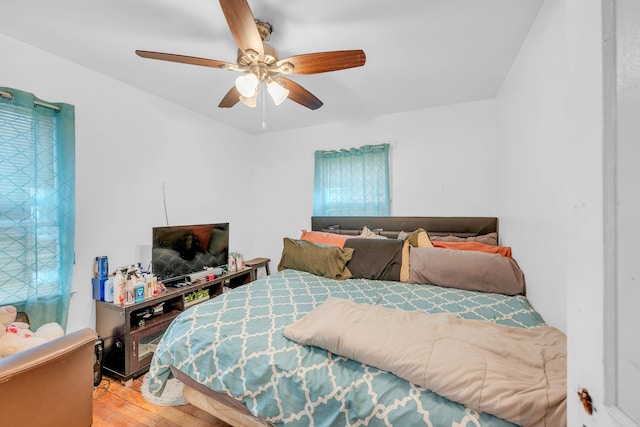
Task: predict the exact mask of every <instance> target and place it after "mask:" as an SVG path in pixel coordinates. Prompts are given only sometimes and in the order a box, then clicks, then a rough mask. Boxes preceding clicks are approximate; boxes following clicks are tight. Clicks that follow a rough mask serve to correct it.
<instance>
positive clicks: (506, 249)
mask: <svg viewBox="0 0 640 427" xmlns="http://www.w3.org/2000/svg"><path fill="white" fill-rule="evenodd" d="M431 244H433V247H434V248H444V249H457V250H460V251H479V252H487V253H489V254H500V255H502V256H504V257H507V258H512V257H511V247H510V246H493V245H487V244H485V243H479V242H439V241H432V242H431Z"/></svg>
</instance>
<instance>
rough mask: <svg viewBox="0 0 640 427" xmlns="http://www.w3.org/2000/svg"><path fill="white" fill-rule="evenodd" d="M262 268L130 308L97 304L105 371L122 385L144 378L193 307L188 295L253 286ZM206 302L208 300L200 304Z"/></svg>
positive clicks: (215, 293) (169, 292)
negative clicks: (170, 331) (161, 344)
mask: <svg viewBox="0 0 640 427" xmlns="http://www.w3.org/2000/svg"><path fill="white" fill-rule="evenodd" d="M265 262H266V265H268V263H269V260H268V259H266V258H265ZM261 267H265V264H264V263H260V264H259V265H251V266H247V267H246V268H243V269H242V270H239V271H236V272H233V273H227V274H224V275H222V276H219V277H216V278H215V279H213V280H204V279H199V280H198V281H196V282H194V283H192V284H190V285H187V286H182V287H178V288H176V287H167V290H166V291H165V292H163V293H162V294H160V295H158V296H156V297H153V298H148V299H146V300H144V301H142V302H138V303H134V304H130V305H116V304H113V303H109V302H104V301H96V332H97V333H98V335H99V336H100V338H102V339H103V340H104V354H103V361H102V368H103V369H104V370H105V372H106V373H107V374H108V375H110V376H112V377H114V378H117V379H119V380H122V381H128V380H130V379H132V378H135V377H137V376H139V375H142V374H144V373H145V372H147V370H148V369H149V365H150V364H151V358H152V356H153V350H154V349H155V346H156V345H157V342H158V340H159V339H160V337H162V335H163V334H164V331H165V330H166V329H167V327H168V326H169V324H170V323H171V321H172V320H173V319H175V318H176V316H178V315H179V314H180V313H182V312H183V311H184V310H185V309H186V308H189V307H191V306H189V307H185V297H186V295H188V294H190V293H192V292H195V291H198V290H200V289H208V291H209V298H214V297H216V296H218V295H220V294H221V293H222V288H223V286H228V287H230V288H235V287H238V286H241V285H244V284H247V283H250V282H253V281H254V280H256V277H257V269H258V268H261ZM203 301H206V299H202V301H199V302H198V303H200V302H203ZM160 304H162V310H161V311H160V310H158V314H154V315H152V316H151V317H148V318H146V319H145V318H143V317H142V316H139V314H140V313H146V312H147V311H148V310H149V309H150V308H153V307H159V305H160ZM141 320H142V321H141Z"/></svg>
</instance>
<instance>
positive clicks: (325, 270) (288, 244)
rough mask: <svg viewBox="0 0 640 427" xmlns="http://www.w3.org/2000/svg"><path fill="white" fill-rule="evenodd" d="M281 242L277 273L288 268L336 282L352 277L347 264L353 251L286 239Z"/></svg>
mask: <svg viewBox="0 0 640 427" xmlns="http://www.w3.org/2000/svg"><path fill="white" fill-rule="evenodd" d="M283 241H284V248H283V249H282V258H281V259H280V264H278V271H282V270H284V269H287V268H289V269H292V270H300V271H306V272H309V273H311V274H315V275H316V276H322V277H328V278H329V279H337V280H343V279H351V278H352V277H353V275H352V274H351V272H350V271H349V269H348V268H347V262H349V260H351V257H352V256H353V251H354V250H353V249H351V248H344V249H341V248H339V247H337V246H334V245H325V244H322V243H314V242H308V241H306V240H294V239H290V238H288V237H285V238H284V239H283Z"/></svg>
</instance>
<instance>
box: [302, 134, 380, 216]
mask: <svg viewBox="0 0 640 427" xmlns="http://www.w3.org/2000/svg"><path fill="white" fill-rule="evenodd" d="M390 206H391V201H390V196H389V144H379V145H364V146H362V147H359V148H351V149H342V150H330V151H326V150H325V151H323V150H319V151H316V152H315V175H314V192H313V214H314V215H316V216H389V215H390V211H391V209H390Z"/></svg>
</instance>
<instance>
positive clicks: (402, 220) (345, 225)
mask: <svg viewBox="0 0 640 427" xmlns="http://www.w3.org/2000/svg"><path fill="white" fill-rule="evenodd" d="M365 226H366V227H367V228H369V229H370V230H372V231H375V232H377V233H378V234H381V235H383V236H386V237H391V238H395V237H397V236H398V233H399V232H400V231H405V232H411V231H414V230H417V229H418V228H423V229H425V230H426V231H427V232H428V233H429V235H432V236H448V235H453V236H458V237H471V236H480V235H482V234H488V233H496V235H497V234H498V218H496V217H476V216H473V217H459V216H455V217H454V216H422V217H421V216H312V217H311V229H312V230H313V231H325V232H331V233H337V234H348V235H357V234H358V233H360V231H362V228H363V227H365Z"/></svg>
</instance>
